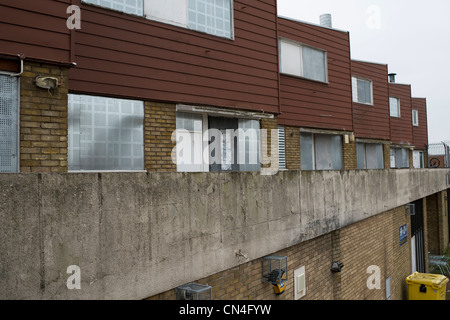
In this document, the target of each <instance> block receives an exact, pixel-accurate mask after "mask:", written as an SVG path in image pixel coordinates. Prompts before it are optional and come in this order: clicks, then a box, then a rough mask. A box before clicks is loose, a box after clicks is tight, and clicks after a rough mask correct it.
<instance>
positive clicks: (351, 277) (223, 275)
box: [149, 206, 411, 300]
mask: <svg viewBox="0 0 450 320" xmlns="http://www.w3.org/2000/svg"><path fill="white" fill-rule="evenodd" d="M405 224H407V225H408V242H407V243H405V244H403V245H400V238H399V230H400V227H401V226H403V225H405ZM410 236H411V227H410V219H409V217H408V216H406V215H405V212H404V208H403V206H402V207H399V208H396V209H393V210H390V211H387V212H385V213H382V214H379V215H377V216H375V217H371V218H369V219H366V220H364V221H361V222H359V223H356V224H353V225H350V226H348V227H345V228H342V229H340V230H337V231H334V232H332V233H329V234H327V235H324V236H321V237H318V238H315V239H313V240H309V241H306V242H303V243H301V244H299V245H296V246H293V247H290V248H287V249H285V250H282V251H280V252H276V253H274V254H275V255H280V256H287V257H288V277H289V279H288V281H287V284H286V291H285V293H284V294H283V295H281V296H276V295H275V294H274V291H273V288H272V286H271V285H270V284H267V283H262V282H261V273H262V263H261V259H256V260H253V261H249V262H246V263H243V264H242V265H240V266H237V267H235V268H232V269H229V270H226V271H223V272H220V273H217V274H214V275H212V276H209V277H206V278H203V279H199V280H198V281H196V282H198V283H201V284H207V285H210V286H212V287H213V299H215V300H247V299H251V300H292V299H294V279H293V276H294V270H296V269H298V268H300V267H303V266H305V269H306V292H307V293H306V296H305V297H304V298H302V299H303V300H333V299H335V300H354V299H361V300H363V299H368V300H382V299H385V297H386V285H385V284H386V279H387V278H388V277H391V299H392V300H402V299H406V289H407V287H406V283H405V278H406V277H407V276H408V275H410V274H411V247H410V245H411V242H410ZM333 261H339V262H341V263H343V264H344V268H343V269H342V272H341V273H332V272H331V270H330V269H331V264H332V262H333ZM370 266H378V267H379V268H380V284H381V287H380V289H374V290H371V289H369V288H368V287H367V280H368V279H369V277H370V276H371V274H369V273H367V270H368V268H369V267H370ZM149 299H152V300H171V299H175V292H174V290H169V291H167V292H163V293H161V294H159V295H156V296H153V297H151V298H149Z"/></svg>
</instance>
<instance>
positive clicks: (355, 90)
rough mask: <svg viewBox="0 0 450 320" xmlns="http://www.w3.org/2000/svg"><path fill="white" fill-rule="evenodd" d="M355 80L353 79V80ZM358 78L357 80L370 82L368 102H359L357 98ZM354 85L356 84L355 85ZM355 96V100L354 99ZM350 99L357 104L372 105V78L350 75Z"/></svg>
mask: <svg viewBox="0 0 450 320" xmlns="http://www.w3.org/2000/svg"><path fill="white" fill-rule="evenodd" d="M354 80H355V81H354ZM358 80H359V81H365V82H368V83H369V84H370V102H369V103H368V102H361V101H359V100H358V98H359V95H358ZM355 85H356V86H355ZM355 97H356V100H355ZM352 100H353V102H354V103H359V104H363V105H366V106H372V107H373V106H374V105H375V104H374V101H373V80H371V79H366V78H362V77H358V76H352Z"/></svg>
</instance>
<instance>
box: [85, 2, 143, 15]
mask: <svg viewBox="0 0 450 320" xmlns="http://www.w3.org/2000/svg"><path fill="white" fill-rule="evenodd" d="M83 2H85V3H90V4H95V5H98V6H101V7H104V8H108V9H112V10H116V11H121V12H125V13H130V14H135V15H138V16H142V15H143V14H144V0H83Z"/></svg>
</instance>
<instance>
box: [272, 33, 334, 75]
mask: <svg viewBox="0 0 450 320" xmlns="http://www.w3.org/2000/svg"><path fill="white" fill-rule="evenodd" d="M283 43H285V44H288V45H292V46H297V47H298V48H299V49H300V54H299V59H300V72H299V73H298V74H296V73H292V72H286V71H283V63H284V62H283V60H284V59H283V48H282V47H283ZM278 46H279V60H280V61H279V64H280V73H281V74H284V75H289V76H293V77H297V78H302V79H307V80H310V81H316V82H320V83H326V84H328V83H329V82H328V52H327V51H326V50H323V49H320V48H316V47H313V46H309V45H306V44H303V43H300V42H297V41H293V40H290V39H286V38H280V39H278ZM304 47H306V48H309V49H312V50H316V51H320V52H322V53H323V54H324V69H325V75H324V76H325V79H324V81H322V80H317V79H312V78H308V77H306V76H304V62H303V48H304Z"/></svg>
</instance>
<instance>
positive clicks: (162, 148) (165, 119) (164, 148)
mask: <svg viewBox="0 0 450 320" xmlns="http://www.w3.org/2000/svg"><path fill="white" fill-rule="evenodd" d="M176 127H177V124H176V106H175V105H174V104H167V103H157V102H150V101H147V102H145V120H144V150H145V152H144V154H145V168H146V170H147V171H153V172H173V171H177V166H176V160H175V163H174V161H172V150H173V148H174V147H175V145H176V142H173V141H172V133H173V132H174V131H175V130H176Z"/></svg>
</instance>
